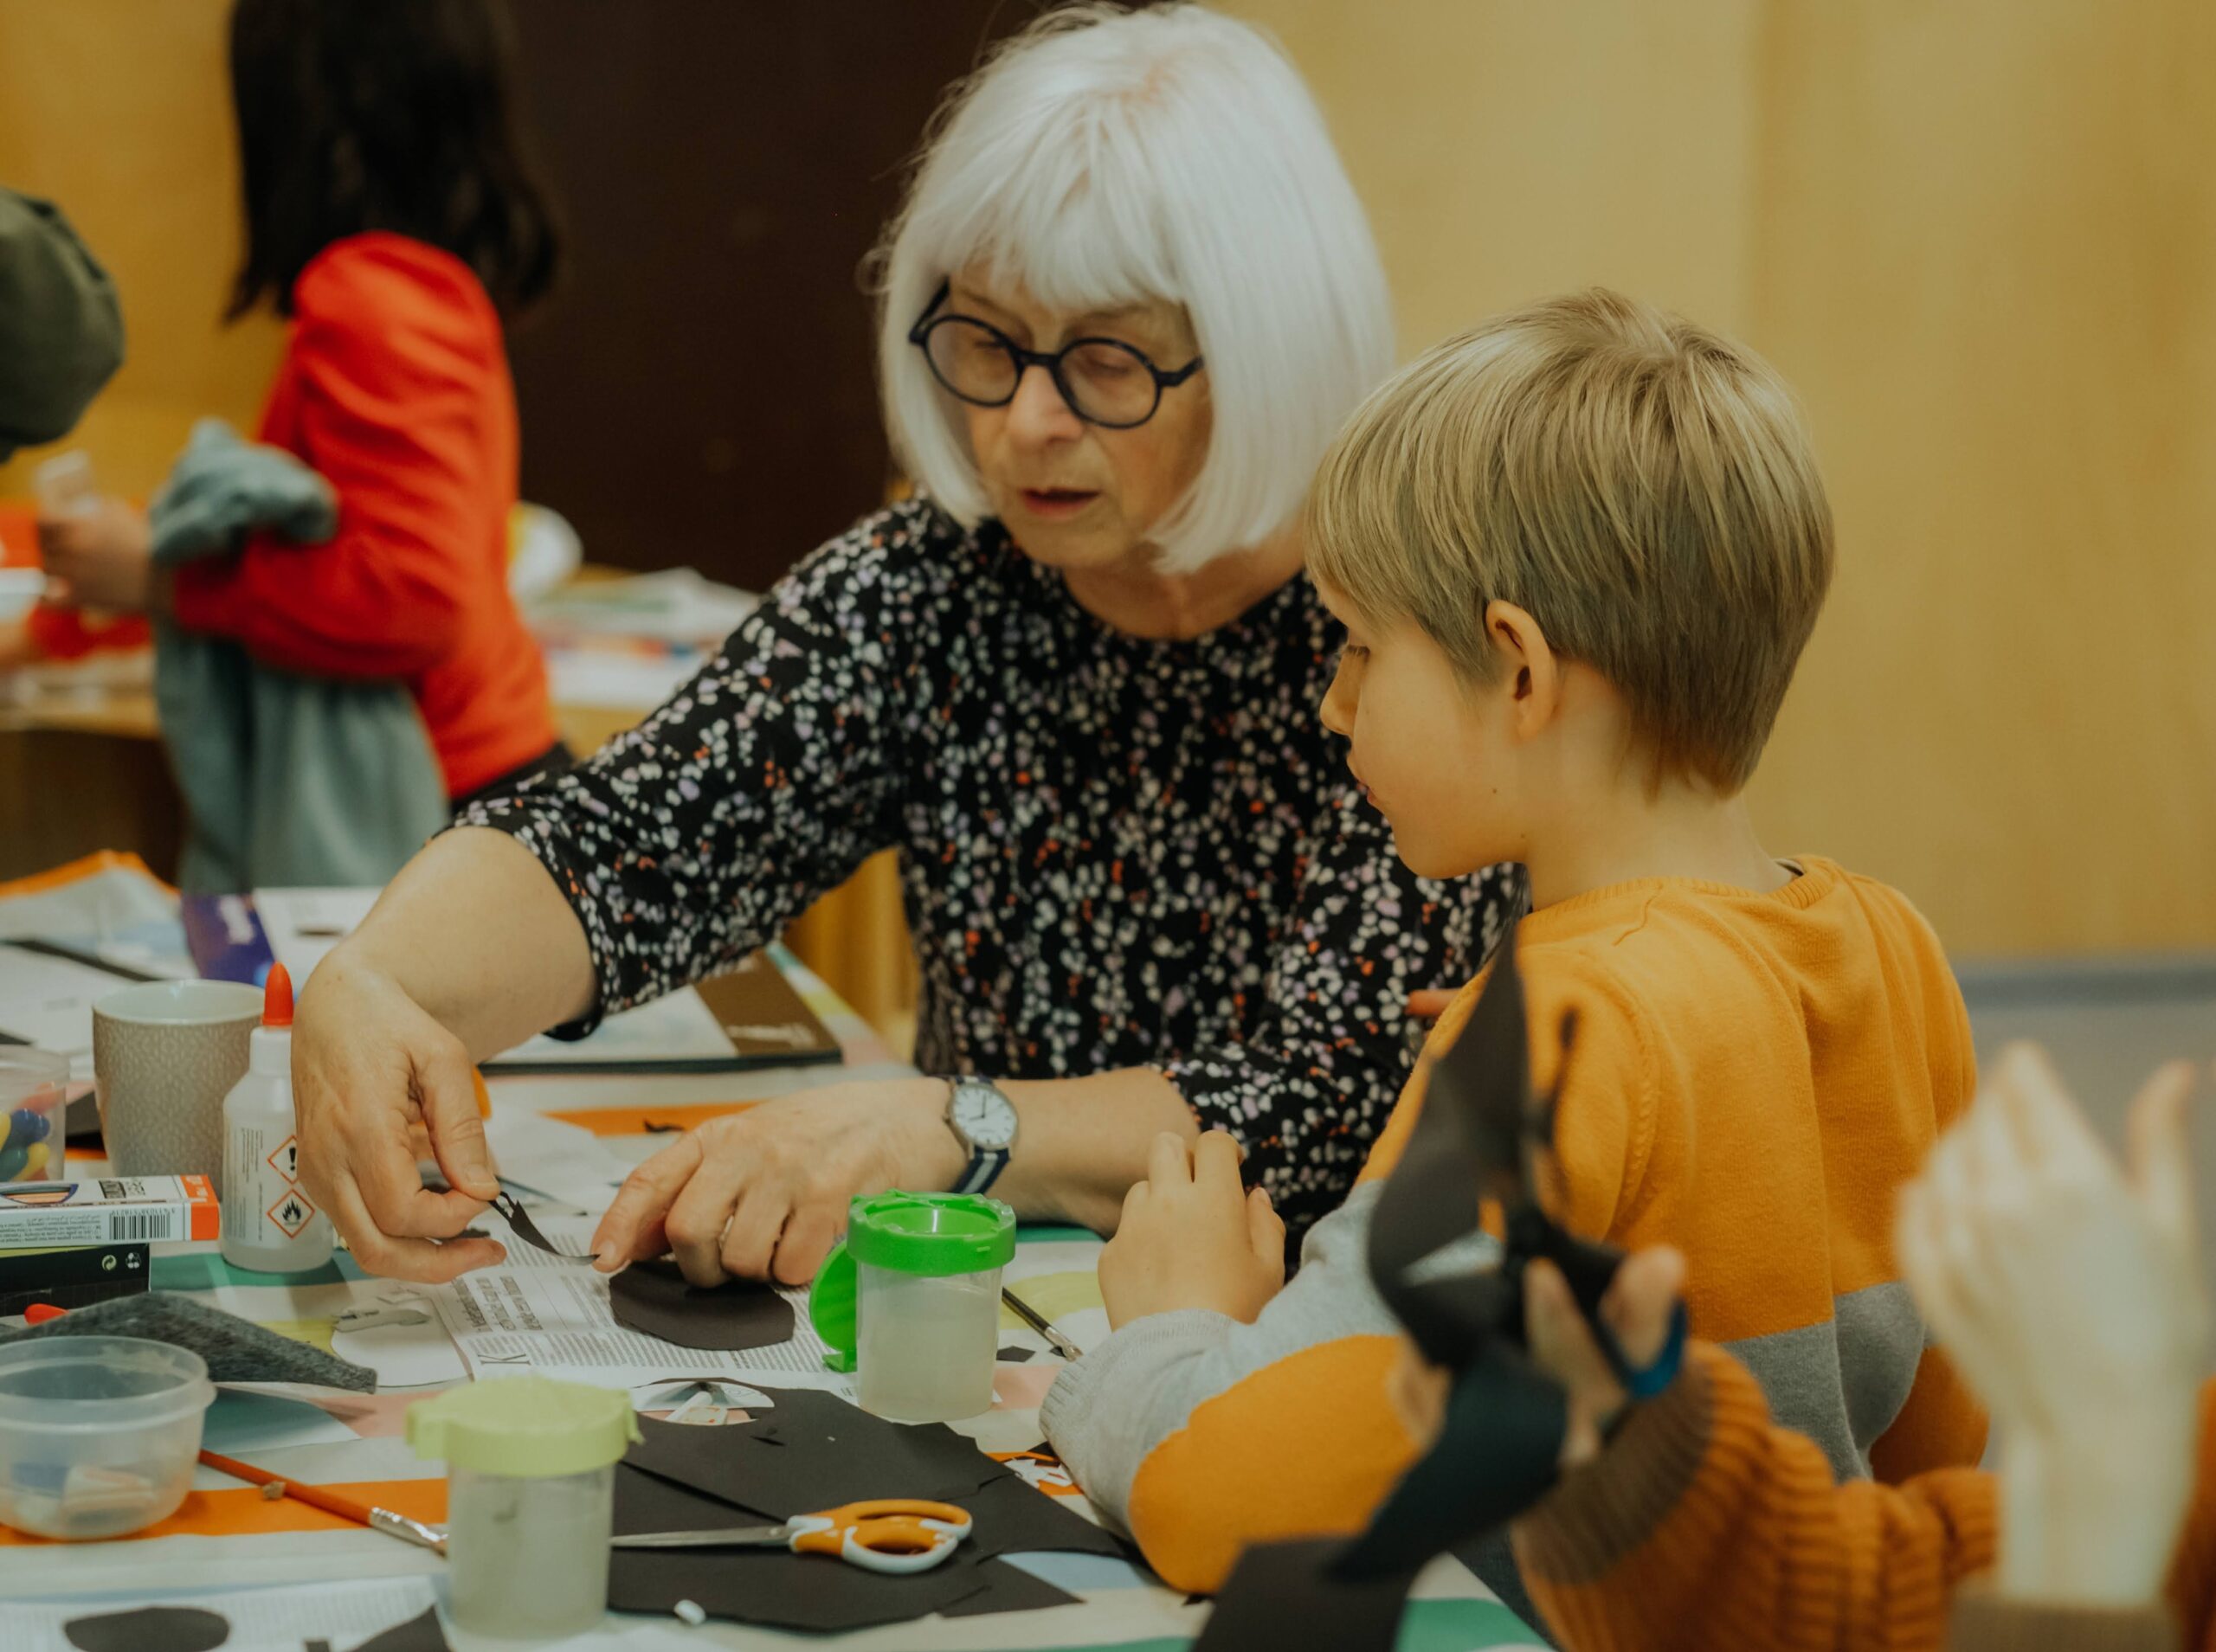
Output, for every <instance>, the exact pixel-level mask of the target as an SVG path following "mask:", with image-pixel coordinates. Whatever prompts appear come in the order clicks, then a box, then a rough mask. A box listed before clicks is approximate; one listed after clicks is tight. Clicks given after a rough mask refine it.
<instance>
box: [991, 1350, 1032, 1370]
mask: <svg viewBox="0 0 2216 1652" xmlns="http://www.w3.org/2000/svg"><path fill="white" fill-rule="evenodd" d="M1038 1355H1039V1350H1038V1349H1036V1348H1002V1350H1001V1351H1000V1352H999V1353H996V1354H995V1355H994V1356H993V1358H994V1359H995V1360H998V1361H999V1362H1000V1363H1001V1364H1002V1365H1004V1366H1020V1365H1021V1364H1022V1363H1023V1362H1024V1361H1025V1360H1034V1359H1036V1358H1038Z"/></svg>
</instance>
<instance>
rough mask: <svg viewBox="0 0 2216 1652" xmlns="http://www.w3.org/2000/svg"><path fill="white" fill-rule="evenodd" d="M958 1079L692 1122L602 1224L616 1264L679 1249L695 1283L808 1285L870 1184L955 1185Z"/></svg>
mask: <svg viewBox="0 0 2216 1652" xmlns="http://www.w3.org/2000/svg"><path fill="white" fill-rule="evenodd" d="M946 1101H947V1086H946V1081H945V1080H944V1079H939V1078H903V1079H892V1080H888V1081H886V1082H884V1083H864V1084H840V1085H835V1086H832V1087H829V1088H826V1089H822V1090H802V1091H800V1092H799V1093H797V1094H796V1095H791V1096H778V1097H777V1098H776V1100H774V1101H768V1102H758V1103H757V1104H756V1105H755V1106H753V1107H750V1108H749V1109H746V1111H744V1113H734V1114H732V1115H731V1116H730V1117H728V1118H720V1119H712V1120H711V1121H709V1122H707V1123H705V1124H703V1125H701V1126H700V1127H699V1128H698V1129H694V1130H688V1131H687V1132H686V1134H685V1135H681V1136H680V1137H679V1138H678V1139H677V1140H676V1141H673V1142H671V1143H670V1144H669V1146H667V1147H664V1148H663V1149H662V1150H661V1151H660V1153H658V1154H654V1157H653V1158H651V1159H649V1160H647V1161H646V1162H645V1163H644V1164H642V1165H641V1166H640V1167H638V1168H637V1169H636V1170H635V1171H633V1172H632V1173H631V1174H630V1176H629V1177H628V1179H627V1180H625V1181H624V1183H623V1186H622V1191H621V1192H618V1193H617V1194H616V1195H615V1203H614V1204H612V1205H609V1208H608V1214H607V1215H606V1216H604V1217H602V1218H601V1223H600V1226H599V1228H598V1229H597V1230H596V1231H595V1232H594V1234H593V1241H592V1246H593V1251H594V1254H595V1255H596V1256H597V1257H598V1258H599V1260H600V1266H601V1268H602V1270H605V1271H611V1272H612V1271H613V1270H615V1269H616V1268H618V1267H620V1266H622V1264H623V1263H628V1262H637V1261H641V1260H643V1259H645V1258H647V1257H658V1256H660V1255H661V1254H662V1252H664V1251H665V1250H667V1251H671V1252H673V1253H674V1254H675V1255H676V1257H677V1263H678V1266H679V1267H680V1268H681V1269H683V1270H684V1272H685V1276H686V1278H687V1279H689V1280H691V1281H692V1282H693V1283H694V1284H696V1285H702V1286H710V1285H719V1284H721V1283H722V1282H724V1281H725V1279H728V1278H739V1279H772V1280H775V1281H776V1282H778V1283H780V1284H786V1285H803V1284H806V1283H807V1282H808V1281H809V1280H811V1279H813V1278H814V1277H815V1270H816V1269H817V1268H819V1267H820V1266H821V1265H822V1262H823V1258H824V1256H825V1254H826V1253H827V1252H828V1251H829V1250H830V1249H831V1246H832V1244H833V1243H834V1241H835V1240H836V1239H837V1238H838V1237H839V1236H840V1234H841V1233H842V1232H844V1231H846V1226H847V1205H848V1204H849V1203H851V1202H852V1201H853V1199H854V1197H855V1196H856V1195H857V1194H864V1193H878V1192H884V1191H885V1190H886V1188H888V1187H904V1188H908V1189H912V1190H914V1191H917V1192H939V1191H941V1190H943V1189H945V1188H949V1187H951V1186H954V1184H955V1182H956V1181H957V1180H959V1179H960V1177H961V1175H962V1171H963V1166H964V1165H965V1164H967V1163H968V1161H969V1159H968V1154H965V1153H964V1152H963V1147H962V1144H961V1142H960V1141H958V1140H957V1138H956V1136H955V1134H954V1132H953V1130H952V1128H950V1127H949V1125H948V1124H947V1122H946Z"/></svg>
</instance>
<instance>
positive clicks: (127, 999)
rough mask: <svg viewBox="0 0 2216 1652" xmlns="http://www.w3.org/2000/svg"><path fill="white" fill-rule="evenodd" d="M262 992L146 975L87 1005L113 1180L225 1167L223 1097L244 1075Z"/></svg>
mask: <svg viewBox="0 0 2216 1652" xmlns="http://www.w3.org/2000/svg"><path fill="white" fill-rule="evenodd" d="M260 1021H261V993H260V992H259V991H258V990H256V989H255V988H254V987H248V986H244V985H242V984H241V983H239V982H237V981H227V980H163V981H148V982H146V983H145V985H143V986H139V987H125V988H124V989H123V990H122V991H120V992H117V993H109V994H108V995H107V996H106V998H103V999H101V1000H100V1001H99V1002H98V1003H96V1004H94V1005H93V1085H94V1087H95V1089H96V1090H98V1092H99V1095H100V1135H102V1137H103V1138H105V1140H106V1144H107V1160H108V1163H109V1165H110V1166H111V1167H113V1169H114V1171H115V1173H116V1174H117V1175H119V1176H207V1177H209V1178H211V1179H212V1178H215V1177H217V1176H219V1175H221V1174H222V1160H223V1097H224V1096H227V1095H229V1093H230V1090H231V1086H232V1085H234V1084H235V1083H238V1082H239V1080H240V1079H241V1078H242V1077H245V1076H246V1065H247V1048H248V1039H249V1038H250V1037H251V1035H252V1034H253V1032H254V1027H255V1025H257V1024H259V1023H260Z"/></svg>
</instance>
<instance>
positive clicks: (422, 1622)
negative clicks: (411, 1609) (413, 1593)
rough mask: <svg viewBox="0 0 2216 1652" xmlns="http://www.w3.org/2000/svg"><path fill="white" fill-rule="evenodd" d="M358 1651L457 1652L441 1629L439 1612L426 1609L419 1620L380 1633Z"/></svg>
mask: <svg viewBox="0 0 2216 1652" xmlns="http://www.w3.org/2000/svg"><path fill="white" fill-rule="evenodd" d="M354 1652H453V1649H452V1648H451V1647H449V1646H448V1644H447V1636H446V1631H445V1630H442V1629H441V1628H440V1627H439V1614H438V1609H437V1608H436V1607H433V1606H426V1607H425V1608H424V1609H423V1610H422V1613H421V1614H420V1615H418V1616H417V1617H411V1618H409V1620H408V1621H407V1622H406V1623H395V1624H394V1625H393V1626H392V1627H391V1628H390V1629H383V1630H378V1631H377V1633H376V1634H375V1635H372V1636H370V1638H369V1639H368V1640H366V1641H364V1642H362V1643H361V1644H360V1645H358V1646H357V1647H356V1648H355V1649H354Z"/></svg>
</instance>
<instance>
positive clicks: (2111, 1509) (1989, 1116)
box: [1894, 1045, 2208, 1604]
mask: <svg viewBox="0 0 2216 1652" xmlns="http://www.w3.org/2000/svg"><path fill="white" fill-rule="evenodd" d="M2192 1088H2193V1070H2192V1069H2191V1068H2190V1067H2189V1066H2187V1064H2184V1063H2182V1062H2179V1063H2174V1064H2172V1065H2170V1066H2168V1067H2166V1068H2164V1069H2162V1070H2161V1071H2160V1072H2158V1073H2156V1074H2155V1076H2154V1077H2152V1078H2151V1079H2149V1080H2148V1083H2147V1084H2146V1087H2145V1088H2144V1089H2142V1090H2141V1091H2140V1094H2139V1099H2138V1100H2137V1101H2136V1102H2135V1103H2134V1104H2133V1106H2132V1109H2131V1122H2130V1132H2129V1134H2130V1154H2129V1160H2130V1169H2129V1173H2128V1174H2127V1173H2125V1172H2123V1170H2120V1169H2119V1168H2118V1167H2117V1166H2116V1161H2115V1160H2113V1159H2111V1158H2110V1156H2109V1154H2108V1152H2107V1150H2106V1149H2105V1148H2104V1147H2102V1145H2101V1143H2100V1141H2099V1140H2098V1139H2097V1137H2096V1136H2095V1135H2093V1132H2092V1130H2091V1128H2090V1127H2089V1126H2088V1125H2087V1124H2086V1122H2085V1119H2084V1115H2083V1114H2082V1113H2080V1112H2079V1111H2078V1110H2077V1106H2076V1104H2075V1103H2074V1102H2072V1101H2071V1097H2070V1094H2069V1092H2068V1091H2067V1090H2065V1089H2064V1088H2063V1085H2062V1081H2061V1079H2060V1078H2059V1077H2058V1076H2057V1075H2056V1073H2055V1070H2054V1069H2053V1067H2052V1066H2051V1065H2050V1064H2048V1062H2047V1059H2046V1057H2045V1055H2044V1054H2043V1053H2042V1052H2041V1051H2039V1048H2038V1047H2037V1046H2036V1045H2012V1046H2010V1047H2009V1048H2008V1049H2007V1050H2005V1051H2002V1052H2001V1056H2000V1060H1999V1061H1998V1062H1997V1063H1995V1064H1994V1066H1993V1068H1992V1070H1991V1072H1990V1074H1989V1076H1988V1077H1987V1082H1986V1083H1984V1084H1983V1085H1982V1086H1981V1088H1980V1090H1979V1092H1978V1098H1977V1100H1976V1102H1974V1104H1973V1105H1972V1106H1971V1108H1970V1109H1969V1111H1968V1113H1967V1114H1966V1115H1963V1117H1962V1120H1961V1122H1958V1123H1957V1124H1956V1125H1955V1128H1953V1129H1951V1130H1949V1132H1948V1133H1947V1135H1946V1136H1945V1138H1944V1139H1942V1141H1940V1143H1939V1145H1938V1146H1937V1147H1935V1148H1933V1149H1932V1152H1931V1158H1930V1160H1929V1163H1928V1164H1927V1165H1926V1166H1925V1167H1924V1170H1923V1174H1922V1175H1921V1176H1920V1177H1918V1178H1917V1179H1916V1180H1915V1181H1914V1182H1912V1183H1910V1185H1909V1186H1906V1187H1904V1188H1903V1189H1902V1191H1901V1199H1900V1212H1899V1218H1898V1225H1897V1231H1896V1234H1895V1238H1894V1244H1895V1248H1896V1250H1897V1252H1898V1255H1899V1257H1900V1264H1901V1270H1902V1272H1903V1273H1904V1275H1905V1276H1907V1279H1908V1282H1909V1284H1910V1288H1911V1289H1913V1290H1914V1291H1915V1293H1916V1302H1917V1304H1918V1306H1920V1307H1921V1308H1923V1312H1924V1315H1925V1316H1926V1317H1927V1318H1928V1319H1929V1321H1930V1322H1931V1326H1932V1328H1933V1329H1934V1330H1935V1331H1936V1332H1937V1333H1938V1334H1939V1339H1940V1340H1941V1342H1942V1344H1943V1345H1944V1346H1945V1347H1946V1348H1947V1350H1948V1352H1949V1353H1950V1354H1952V1355H1953V1356H1954V1359H1955V1364H1956V1365H1957V1366H1959V1367H1960V1369H1961V1371H1962V1375H1963V1377H1964V1379H1967V1380H1968V1383H1969V1385H1970V1386H1971V1387H1973V1388H1974V1389H1975V1390H1976V1391H1977V1392H1978V1393H1979V1395H1980V1396H1981V1398H1984V1399H1985V1401H1986V1402H1987V1405H1989V1406H1990V1407H1991V1408H1992V1411H1993V1419H1994V1423H1995V1424H1996V1425H1997V1431H1998V1433H1999V1435H2000V1439H2001V1441H2002V1456H2001V1475H2000V1483H2001V1498H2002V1514H2003V1518H2002V1520H2001V1532H2002V1541H2001V1552H2000V1587H2001V1589H2002V1591H2003V1592H2005V1593H2008V1594H2012V1595H2019V1596H2035V1597H2041V1598H2046V1599H2058V1600H2071V1601H2077V1602H2082V1603H2085V1604H2142V1603H2144V1602H2147V1601H2150V1600H2153V1599H2155V1597H2157V1595H2158V1593H2159V1591H2160V1590H2161V1584H2162V1578H2163V1575H2164V1573H2165V1572H2166V1571H2167V1570H2168V1559H2169V1554H2170V1551H2171V1549H2172V1547H2173V1546H2174V1543H2175V1540H2176V1535H2177V1530H2178V1525H2179V1521H2180V1520H2181V1518H2182V1517H2183V1514H2184V1512H2185V1508H2186V1505H2187V1500H2188V1498H2189V1497H2190V1496H2191V1495H2192V1489H2193V1427H2194V1403H2195V1396H2196V1395H2197V1393H2198V1392H2199V1390H2200V1375H2201V1370H2202V1361H2203V1359H2204V1355H2205V1350H2206V1343H2207V1334H2208V1308H2207V1302H2206V1297H2205V1296H2204V1295H2203V1294H2202V1291H2201V1287H2200V1270H2199V1266H2198V1258H2199V1255H2200V1246H2199V1244H2198V1242H2197V1240H2196V1238H2195V1237H2194V1231H2193V1173H2192V1157H2191V1154H2190V1152H2189V1151H2188V1148H2187V1141H2186V1122H2185V1115H2186V1102H2187V1096H2188V1094H2189V1092H2190V1091H2191V1090H2192Z"/></svg>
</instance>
